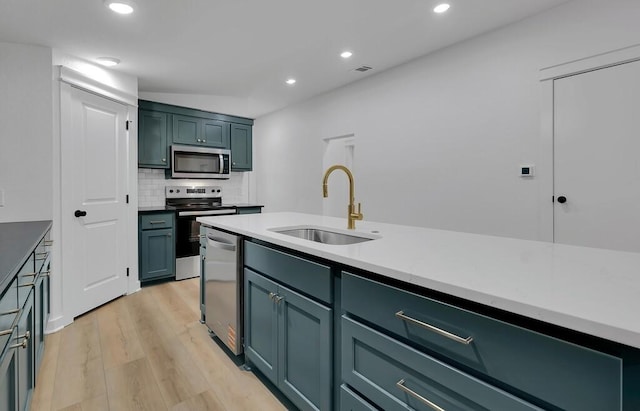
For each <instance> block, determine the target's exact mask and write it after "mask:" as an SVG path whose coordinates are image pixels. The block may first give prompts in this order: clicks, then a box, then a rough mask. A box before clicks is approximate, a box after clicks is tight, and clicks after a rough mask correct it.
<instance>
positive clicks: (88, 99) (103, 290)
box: [61, 86, 127, 317]
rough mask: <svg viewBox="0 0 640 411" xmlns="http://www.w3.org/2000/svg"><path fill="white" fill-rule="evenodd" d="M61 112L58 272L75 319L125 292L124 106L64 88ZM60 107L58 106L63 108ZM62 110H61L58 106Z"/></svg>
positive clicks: (125, 164)
mask: <svg viewBox="0 0 640 411" xmlns="http://www.w3.org/2000/svg"><path fill="white" fill-rule="evenodd" d="M66 87H67V88H66V90H67V92H68V94H70V104H69V105H68V107H70V113H62V115H63V117H64V118H66V119H67V123H65V124H63V125H62V136H61V140H62V141H61V149H62V170H61V173H62V213H63V222H64V224H63V227H62V230H63V233H64V232H65V230H66V235H64V234H63V242H64V246H63V270H64V271H65V272H64V276H65V281H70V282H71V283H70V284H66V285H65V287H64V288H65V290H74V292H73V293H72V295H66V294H65V295H64V301H65V303H66V304H70V305H71V307H70V308H71V312H73V316H74V317H76V316H78V315H80V314H82V313H84V312H86V311H89V310H91V309H93V308H95V307H97V306H99V305H101V304H104V303H105V302H107V301H110V300H112V299H114V298H116V297H118V296H121V295H123V294H125V293H126V292H127V277H126V244H127V238H126V230H125V226H124V224H125V221H126V203H125V196H126V191H125V190H126V178H127V146H126V141H127V140H126V138H127V135H126V129H125V127H126V123H125V122H126V120H127V107H126V106H125V105H122V104H119V103H116V102H114V101H111V100H108V99H105V98H103V97H99V96H97V95H94V94H91V93H88V92H85V91H82V90H79V89H77V88H74V87H70V86H66ZM63 107H64V106H63ZM63 110H64V108H63Z"/></svg>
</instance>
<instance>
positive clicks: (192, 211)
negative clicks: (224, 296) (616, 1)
mask: <svg viewBox="0 0 640 411" xmlns="http://www.w3.org/2000/svg"><path fill="white" fill-rule="evenodd" d="M165 195H166V205H167V206H170V207H174V208H175V209H176V223H177V224H176V280H183V279H185V278H191V277H198V276H199V275H200V257H199V255H200V237H199V236H200V223H198V222H197V221H196V217H202V216H213V215H228V214H235V213H236V208H235V207H234V206H223V205H222V187H220V186H205V185H197V186H195V185H194V186H167V187H166V188H165Z"/></svg>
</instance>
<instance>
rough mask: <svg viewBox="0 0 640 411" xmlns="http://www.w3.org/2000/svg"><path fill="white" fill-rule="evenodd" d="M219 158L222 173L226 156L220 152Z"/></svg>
mask: <svg viewBox="0 0 640 411" xmlns="http://www.w3.org/2000/svg"><path fill="white" fill-rule="evenodd" d="M218 158H219V159H220V174H222V173H224V156H223V155H222V154H218Z"/></svg>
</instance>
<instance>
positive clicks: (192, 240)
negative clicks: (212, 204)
mask: <svg viewBox="0 0 640 411" xmlns="http://www.w3.org/2000/svg"><path fill="white" fill-rule="evenodd" d="M235 213H236V210H235V208H223V209H216V210H197V211H178V215H177V218H176V223H177V224H176V258H182V257H192V256H196V255H199V254H200V223H199V222H197V221H196V218H197V217H206V216H215V215H231V214H235Z"/></svg>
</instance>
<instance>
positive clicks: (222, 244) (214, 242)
mask: <svg viewBox="0 0 640 411" xmlns="http://www.w3.org/2000/svg"><path fill="white" fill-rule="evenodd" d="M207 246H211V247H215V248H220V249H221V250H226V251H236V246H235V245H233V244H231V243H228V242H226V241H220V239H219V238H211V237H207Z"/></svg>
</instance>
